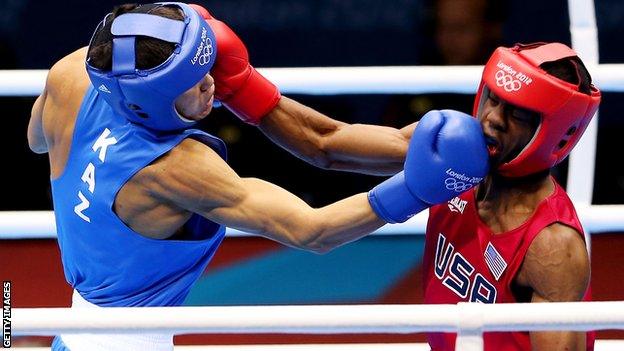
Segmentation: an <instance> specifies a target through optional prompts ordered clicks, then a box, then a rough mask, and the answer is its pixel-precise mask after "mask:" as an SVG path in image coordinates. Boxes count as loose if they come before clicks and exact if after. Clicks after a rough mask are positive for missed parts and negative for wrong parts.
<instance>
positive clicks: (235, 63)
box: [189, 4, 281, 125]
mask: <svg viewBox="0 0 624 351" xmlns="http://www.w3.org/2000/svg"><path fill="white" fill-rule="evenodd" d="M189 6H191V7H192V8H193V9H195V10H196V11H197V12H198V13H199V14H200V15H201V16H202V17H203V18H204V19H205V20H206V22H208V25H210V28H211V29H212V31H213V32H214V34H215V37H216V38H217V59H216V61H215V64H214V66H213V67H212V70H211V71H210V74H211V75H212V77H213V78H214V80H215V98H216V99H217V100H219V101H221V102H222V103H223V104H224V105H225V106H226V107H227V108H228V109H229V110H230V111H232V112H233V113H234V114H235V115H236V116H238V118H240V119H242V120H243V121H245V122H247V123H249V124H253V125H257V124H258V123H260V120H261V119H262V117H264V116H265V115H266V114H267V113H269V112H270V111H271V110H272V109H273V108H274V107H275V105H277V103H278V102H279V100H280V97H281V94H280V92H279V90H278V89H277V87H276V86H275V85H274V84H273V83H271V82H270V81H269V80H268V79H266V78H264V77H263V76H262V75H261V74H260V73H258V71H256V69H255V68H253V67H252V66H251V65H250V64H249V54H248V53H247V48H245V44H243V42H242V41H241V40H240V38H239V37H238V36H237V35H236V33H234V31H232V29H230V27H228V26H227V25H226V24H225V23H223V22H221V21H219V20H216V19H215V18H213V17H212V15H210V13H209V12H208V10H206V9H205V8H203V7H201V6H199V5H194V4H193V5H189Z"/></svg>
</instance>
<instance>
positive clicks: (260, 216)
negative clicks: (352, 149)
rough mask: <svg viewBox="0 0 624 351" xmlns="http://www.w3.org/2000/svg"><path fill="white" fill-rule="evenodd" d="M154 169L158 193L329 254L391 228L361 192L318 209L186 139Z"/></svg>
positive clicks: (240, 225)
mask: <svg viewBox="0 0 624 351" xmlns="http://www.w3.org/2000/svg"><path fill="white" fill-rule="evenodd" d="M150 167H155V168H154V169H153V172H152V174H154V176H153V177H152V178H153V179H152V180H153V182H152V181H151V180H150V182H149V183H150V184H147V185H146V186H147V187H148V188H149V189H153V190H151V191H153V195H154V196H157V197H159V198H160V199H161V201H166V202H168V203H173V204H175V205H177V206H178V207H181V208H183V209H186V210H188V211H191V212H194V213H198V214H200V215H202V216H204V217H206V218H208V219H210V220H212V221H215V222H217V223H221V224H223V225H226V226H228V227H231V228H236V229H240V230H244V231H247V232H251V233H255V234H258V235H262V236H265V237H267V238H270V239H272V240H276V241H278V242H280V243H283V244H285V245H289V246H292V247H297V248H301V249H306V250H311V251H315V252H325V251H328V250H330V249H332V248H334V247H336V246H339V245H342V244H344V243H347V242H350V241H353V240H356V239H358V238H360V237H362V236H364V235H366V234H368V233H370V232H372V231H374V230H375V229H377V228H379V227H381V226H382V225H384V224H385V222H384V221H382V220H381V219H379V218H378V217H377V216H376V215H375V213H374V212H373V210H372V209H371V206H370V205H369V202H368V199H367V196H366V194H364V193H362V194H358V195H355V196H352V197H349V198H347V199H344V200H342V201H339V202H336V203H333V204H331V205H329V206H325V207H323V208H319V209H314V208H311V207H310V206H308V205H307V204H306V203H305V202H304V201H303V200H301V199H299V198H298V197H296V196H295V195H293V194H291V193H289V192H288V191H286V190H284V189H283V188H280V187H278V186H276V185H273V184H271V183H268V182H265V181H262V180H260V179H255V178H241V177H239V176H238V175H237V174H236V173H235V172H234V171H233V170H232V169H231V168H230V167H229V166H228V165H227V163H226V162H225V161H223V160H222V159H221V158H220V157H219V156H218V155H217V154H216V153H215V152H214V151H213V150H211V149H210V148H208V147H206V146H205V145H204V144H202V143H200V142H198V141H195V140H185V141H184V142H182V143H181V144H180V145H179V146H177V147H176V148H175V149H174V150H172V151H171V152H169V154H167V156H166V157H165V158H163V160H162V162H157V163H155V164H153V165H152V166H150Z"/></svg>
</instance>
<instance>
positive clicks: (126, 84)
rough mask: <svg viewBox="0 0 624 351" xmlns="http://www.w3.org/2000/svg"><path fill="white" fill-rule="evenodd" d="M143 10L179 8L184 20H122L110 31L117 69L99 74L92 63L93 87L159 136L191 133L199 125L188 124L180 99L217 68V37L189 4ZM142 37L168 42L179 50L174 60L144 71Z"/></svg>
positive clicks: (130, 16)
mask: <svg viewBox="0 0 624 351" xmlns="http://www.w3.org/2000/svg"><path fill="white" fill-rule="evenodd" d="M143 6H146V7H148V8H149V9H151V8H154V7H160V6H173V7H178V8H180V9H181V10H182V11H183V12H184V21H179V20H173V19H168V18H165V17H161V16H158V15H152V14H149V13H136V12H134V13H132V12H131V13H124V14H122V15H119V16H118V17H116V18H115V19H114V20H113V22H112V25H111V26H110V28H111V30H110V32H111V34H112V40H113V53H112V56H113V57H112V70H110V71H107V70H101V69H97V68H95V67H93V66H91V65H90V63H89V59H87V63H86V64H87V72H88V74H89V77H90V78H91V83H92V84H93V86H94V87H95V88H96V89H98V91H99V93H100V95H102V97H104V99H105V100H106V102H107V103H108V104H109V105H110V106H112V108H113V110H114V111H115V112H117V113H119V114H121V115H123V116H125V117H126V118H127V119H128V120H130V121H131V122H133V123H138V124H141V125H143V126H145V127H147V128H150V129H154V130H158V131H174V130H179V129H184V128H189V127H191V126H193V125H194V124H195V123H196V122H195V121H191V120H188V119H185V118H184V117H182V116H181V115H180V114H179V113H178V112H177V111H176V109H175V100H176V98H178V97H179V96H180V95H181V94H182V93H184V92H185V91H186V90H188V89H190V88H191V87H192V86H194V85H195V84H197V83H198V82H199V81H200V80H201V79H202V78H203V77H204V76H205V75H206V74H208V72H209V71H210V69H211V68H212V65H213V64H214V61H215V58H216V54H217V52H216V49H217V47H216V40H215V36H214V33H213V32H212V29H210V27H209V26H208V24H207V23H206V21H205V20H204V19H203V18H202V17H201V16H200V15H199V14H198V13H197V11H195V10H194V9H193V8H191V7H190V6H188V5H186V4H183V3H178V2H161V3H156V4H154V5H151V6H150V5H143ZM139 9H140V8H137V10H139ZM110 15H111V14H108V15H107V16H106V17H105V18H104V20H103V21H102V23H101V24H100V26H98V29H96V32H95V33H96V34H97V33H98V31H99V30H100V29H102V27H103V26H106V24H107V19H108V16H110ZM96 34H94V35H93V38H92V39H91V43H90V44H89V48H91V45H93V43H94V39H95V37H96ZM137 36H146V37H151V38H156V39H160V40H164V41H166V42H169V43H173V44H174V45H175V48H174V50H173V53H172V54H171V56H169V58H167V59H166V60H165V61H164V62H163V63H161V64H160V65H158V66H156V67H153V68H149V69H145V70H140V69H137V68H136V66H135V64H136V57H135V43H136V38H137Z"/></svg>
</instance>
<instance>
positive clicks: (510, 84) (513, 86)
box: [494, 70, 522, 92]
mask: <svg viewBox="0 0 624 351" xmlns="http://www.w3.org/2000/svg"><path fill="white" fill-rule="evenodd" d="M494 77H495V78H496V85H498V86H499V87H503V89H505V91H506V92H512V91H518V90H520V88H522V83H520V81H519V80H517V79H513V77H512V76H510V75H509V74H505V72H503V71H500V70H499V71H498V72H496V74H495V75H494Z"/></svg>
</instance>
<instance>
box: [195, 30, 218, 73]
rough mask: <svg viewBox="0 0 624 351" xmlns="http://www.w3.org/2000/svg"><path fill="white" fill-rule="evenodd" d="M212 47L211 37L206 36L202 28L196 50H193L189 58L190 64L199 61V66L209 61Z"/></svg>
mask: <svg viewBox="0 0 624 351" xmlns="http://www.w3.org/2000/svg"><path fill="white" fill-rule="evenodd" d="M213 52H214V47H213V46H212V39H210V38H209V37H208V32H207V30H206V28H202V34H201V41H200V43H199V46H197V50H195V56H193V58H192V59H191V64H192V65H194V64H195V63H197V62H199V65H200V66H204V65H206V64H208V63H209V62H210V59H211V57H212V54H213Z"/></svg>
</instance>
